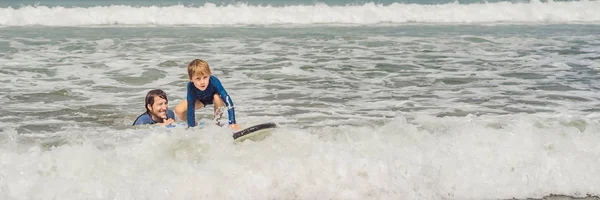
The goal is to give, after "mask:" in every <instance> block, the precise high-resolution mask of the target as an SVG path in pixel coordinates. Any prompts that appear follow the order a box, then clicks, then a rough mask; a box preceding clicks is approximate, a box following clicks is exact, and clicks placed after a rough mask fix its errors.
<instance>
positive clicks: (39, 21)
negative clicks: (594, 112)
mask: <svg viewBox="0 0 600 200" xmlns="http://www.w3.org/2000/svg"><path fill="white" fill-rule="evenodd" d="M598 11H600V1H570V2H538V1H533V2H529V3H511V2H498V3H477V4H458V3H450V4H439V5H419V4H399V3H393V4H390V5H381V4H375V3H367V4H363V5H348V6H329V5H325V4H315V5H296V6H258V5H248V4H230V5H223V6H217V5H216V4H212V3H206V4H204V5H203V6H196V7H190V6H183V5H178V6H164V7H161V6H149V7H135V6H122V5H112V6H97V7H73V8H65V7H47V6H24V7H20V8H12V7H8V8H6V7H5V8H0V26H32V25H42V26H98V25H100V26H103V25H142V26H143V25H150V26H152V25H159V26H161V25H165V26H170V25H182V26H194V25H274V24H358V25H362V24H380V23H392V24H403V23H598V22H600V12H598Z"/></svg>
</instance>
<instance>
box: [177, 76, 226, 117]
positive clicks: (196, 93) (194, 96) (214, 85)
mask: <svg viewBox="0 0 600 200" xmlns="http://www.w3.org/2000/svg"><path fill="white" fill-rule="evenodd" d="M214 94H219V96H221V99H223V102H225V106H227V113H228V115H229V124H235V112H234V110H233V102H232V101H231V97H229V95H228V94H227V91H225V88H223V85H221V81H219V79H218V78H217V77H215V76H210V79H209V80H208V86H207V87H206V90H204V91H201V90H199V89H198V88H196V86H194V83H192V82H189V83H188V84H187V104H188V105H187V106H188V107H187V108H188V109H187V122H188V126H196V115H195V113H194V111H195V108H194V105H195V102H196V100H199V101H200V102H201V103H202V104H204V106H206V105H208V104H213V98H214V97H213V95H214Z"/></svg>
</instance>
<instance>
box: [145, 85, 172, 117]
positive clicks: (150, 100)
mask: <svg viewBox="0 0 600 200" xmlns="http://www.w3.org/2000/svg"><path fill="white" fill-rule="evenodd" d="M156 96H158V97H160V98H161V99H164V100H166V101H167V103H169V100H168V99H167V94H166V93H165V92H164V91H162V90H161V89H155V90H150V91H149V92H148V94H146V104H144V107H146V113H148V114H150V110H149V109H148V104H150V106H152V105H154V97H156Z"/></svg>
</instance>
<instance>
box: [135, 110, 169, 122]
mask: <svg viewBox="0 0 600 200" xmlns="http://www.w3.org/2000/svg"><path fill="white" fill-rule="evenodd" d="M167 119H175V112H173V110H167ZM144 124H156V122H155V121H154V120H152V117H150V114H148V113H144V114H141V115H140V116H138V117H137V119H135V121H134V122H133V124H132V125H133V126H135V125H144Z"/></svg>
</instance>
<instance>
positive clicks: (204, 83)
mask: <svg viewBox="0 0 600 200" xmlns="http://www.w3.org/2000/svg"><path fill="white" fill-rule="evenodd" d="M208 80H210V75H194V76H192V80H190V81H191V82H192V83H194V86H196V88H198V89H199V90H200V91H204V90H206V87H208Z"/></svg>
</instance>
